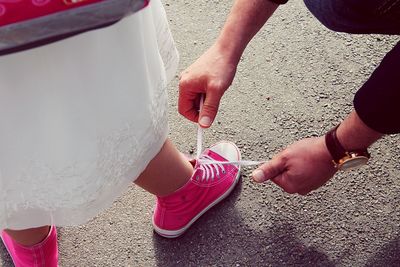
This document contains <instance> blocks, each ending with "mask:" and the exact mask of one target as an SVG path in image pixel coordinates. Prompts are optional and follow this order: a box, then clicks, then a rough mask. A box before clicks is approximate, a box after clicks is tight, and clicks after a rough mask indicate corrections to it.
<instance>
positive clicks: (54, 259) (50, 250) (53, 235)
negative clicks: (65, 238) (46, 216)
mask: <svg viewBox="0 0 400 267" xmlns="http://www.w3.org/2000/svg"><path fill="white" fill-rule="evenodd" d="M1 239H2V240H3V243H4V245H5V246H6V248H7V251H8V253H9V254H10V256H11V258H12V260H13V262H14V265H15V267H57V266H58V245H57V230H56V227H55V226H51V228H50V231H49V234H48V235H47V237H46V238H45V239H44V240H43V241H42V242H40V243H39V244H36V245H33V246H30V247H26V246H22V245H20V244H18V243H17V242H15V241H14V240H13V239H12V238H11V237H10V236H9V235H8V234H7V233H6V232H5V231H3V232H2V233H1Z"/></svg>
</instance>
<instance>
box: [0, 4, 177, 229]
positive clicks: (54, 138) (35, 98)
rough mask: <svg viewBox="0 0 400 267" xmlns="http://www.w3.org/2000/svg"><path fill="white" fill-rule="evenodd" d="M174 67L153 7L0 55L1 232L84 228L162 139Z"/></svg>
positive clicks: (163, 22)
mask: <svg viewBox="0 0 400 267" xmlns="http://www.w3.org/2000/svg"><path fill="white" fill-rule="evenodd" d="M177 65H178V56H177V52H176V49H175V45H174V42H173V39H172V37H171V35H170V31H169V29H168V22H167V19H166V16H165V11H164V9H163V7H162V4H161V2H160V1H159V0H152V1H151V4H150V6H149V7H147V8H145V9H144V10H142V11H140V12H138V13H136V14H134V15H132V16H130V17H128V18H125V19H123V20H122V21H120V22H118V23H116V24H114V25H112V26H110V27H107V28H103V29H99V30H96V31H91V32H87V33H84V34H81V35H78V36H75V37H72V38H69V39H66V40H63V41H60V42H57V43H53V44H50V45H46V46H43V47H40V48H36V49H33V50H29V51H24V52H20V53H17V54H12V55H7V56H2V57H0V229H4V228H10V229H26V228H32V227H38V226H42V225H49V224H55V225H58V226H65V225H76V224H82V223H85V222H86V221H87V220H89V219H91V218H93V217H94V216H96V215H97V214H98V213H99V212H100V211H101V210H103V209H104V208H106V207H108V206H109V205H110V204H111V203H112V202H113V201H114V200H115V198H116V197H118V196H119V195H120V194H121V193H122V192H123V191H124V190H125V189H127V187H128V186H129V185H130V184H131V183H132V182H133V181H134V180H135V179H136V178H137V177H138V176H139V175H140V173H141V172H142V171H143V170H144V169H145V167H146V166H147V164H148V163H149V161H150V160H151V159H152V158H153V157H154V156H155V155H156V154H157V153H158V152H159V150H160V149H161V147H162V145H163V143H164V142H165V140H166V137H167V132H168V124H167V93H166V84H167V82H168V81H169V80H170V79H171V78H172V77H173V75H174V74H175V71H176V68H177Z"/></svg>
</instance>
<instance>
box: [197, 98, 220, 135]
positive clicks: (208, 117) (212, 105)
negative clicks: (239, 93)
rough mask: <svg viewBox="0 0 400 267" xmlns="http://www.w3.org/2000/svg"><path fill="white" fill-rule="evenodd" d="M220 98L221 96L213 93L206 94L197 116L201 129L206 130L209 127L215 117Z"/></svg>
mask: <svg viewBox="0 0 400 267" xmlns="http://www.w3.org/2000/svg"><path fill="white" fill-rule="evenodd" d="M221 97H222V95H218V94H216V93H215V92H213V93H211V92H210V93H207V94H206V96H205V100H204V104H203V107H202V109H201V110H200V114H199V124H200V126H201V127H203V128H208V127H210V126H211V124H212V123H213V121H214V119H215V117H216V116H217V112H218V108H219V102H220V100H221Z"/></svg>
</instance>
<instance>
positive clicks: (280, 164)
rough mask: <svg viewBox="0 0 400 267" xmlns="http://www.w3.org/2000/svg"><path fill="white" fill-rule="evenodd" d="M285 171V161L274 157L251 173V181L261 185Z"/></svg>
mask: <svg viewBox="0 0 400 267" xmlns="http://www.w3.org/2000/svg"><path fill="white" fill-rule="evenodd" d="M285 170H286V164H285V161H284V160H283V159H282V158H281V157H275V158H273V159H272V160H271V161H269V162H267V163H265V164H263V165H261V166H260V167H259V168H257V169H256V170H255V171H253V173H252V176H253V180H254V181H255V182H257V183H262V182H265V181H267V180H271V179H273V178H275V177H278V176H279V175H281V174H282V173H283V172H285Z"/></svg>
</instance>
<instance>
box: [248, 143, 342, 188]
mask: <svg viewBox="0 0 400 267" xmlns="http://www.w3.org/2000/svg"><path fill="white" fill-rule="evenodd" d="M336 171H337V170H336V169H335V168H334V166H333V163H332V157H331V155H330V154H329V151H328V149H327V147H326V145H325V139H324V137H318V138H307V139H303V140H300V141H297V142H296V143H294V144H292V145H290V146H289V147H287V148H286V149H285V150H283V151H282V152H280V153H279V154H278V155H276V156H275V157H274V158H273V159H272V160H271V161H269V162H268V163H265V164H264V165H262V166H260V167H259V168H258V169H257V170H255V171H254V172H253V179H254V180H255V181H256V182H258V183H261V182H265V181H267V180H271V181H272V182H274V183H275V184H277V185H278V186H280V187H281V188H282V189H283V190H285V191H286V192H287V193H291V194H293V193H298V194H300V195H306V194H308V193H309V192H311V191H312V190H315V189H317V188H319V187H320V186H322V185H324V184H325V183H326V182H327V181H328V180H329V179H330V178H331V177H332V176H333V175H334V174H335V173H336Z"/></svg>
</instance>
